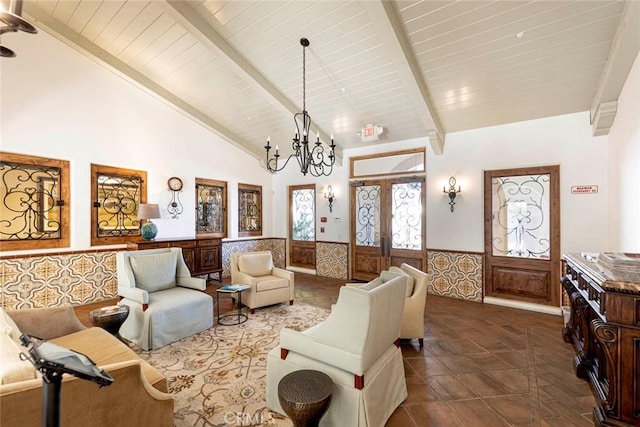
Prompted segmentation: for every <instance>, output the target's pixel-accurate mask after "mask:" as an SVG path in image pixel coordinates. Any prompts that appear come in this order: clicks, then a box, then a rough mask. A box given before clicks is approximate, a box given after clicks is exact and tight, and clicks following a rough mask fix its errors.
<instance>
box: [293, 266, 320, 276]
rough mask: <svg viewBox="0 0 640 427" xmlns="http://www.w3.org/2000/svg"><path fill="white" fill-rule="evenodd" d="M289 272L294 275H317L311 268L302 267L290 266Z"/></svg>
mask: <svg viewBox="0 0 640 427" xmlns="http://www.w3.org/2000/svg"><path fill="white" fill-rule="evenodd" d="M287 270H289V271H293V272H294V273H305V274H313V275H314V276H315V275H316V270H312V269H310V268H302V267H292V266H288V267H287Z"/></svg>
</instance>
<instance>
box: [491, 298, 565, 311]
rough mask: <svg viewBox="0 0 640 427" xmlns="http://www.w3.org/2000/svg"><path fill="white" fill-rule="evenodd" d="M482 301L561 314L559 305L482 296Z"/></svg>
mask: <svg viewBox="0 0 640 427" xmlns="http://www.w3.org/2000/svg"><path fill="white" fill-rule="evenodd" d="M483 302H485V303H486V304H493V305H501V306H503V307H511V308H519V309H520V310H528V311H536V312H538V313H544V314H554V315H556V316H562V308H561V307H552V306H549V305H540V304H533V303H530V302H522V301H514V300H510V299H505V298H494V297H484V299H483Z"/></svg>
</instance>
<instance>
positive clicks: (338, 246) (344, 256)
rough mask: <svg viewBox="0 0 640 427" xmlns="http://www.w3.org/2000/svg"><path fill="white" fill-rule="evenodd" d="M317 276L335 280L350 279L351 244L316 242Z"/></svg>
mask: <svg viewBox="0 0 640 427" xmlns="http://www.w3.org/2000/svg"><path fill="white" fill-rule="evenodd" d="M316 274H317V275H318V276H322V277H332V278H335V279H344V280H348V279H349V244H348V243H337V242H316Z"/></svg>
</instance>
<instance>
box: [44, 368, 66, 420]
mask: <svg viewBox="0 0 640 427" xmlns="http://www.w3.org/2000/svg"><path fill="white" fill-rule="evenodd" d="M39 370H40V369H39ZM40 371H41V372H42V374H43V376H42V426H43V427H58V426H60V402H61V397H62V372H59V371H53V370H51V371H50V370H45V371H44V372H43V371H42V370H40Z"/></svg>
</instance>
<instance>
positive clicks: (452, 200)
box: [442, 177, 462, 212]
mask: <svg viewBox="0 0 640 427" xmlns="http://www.w3.org/2000/svg"><path fill="white" fill-rule="evenodd" d="M460 191H462V189H461V188H460V186H459V185H458V189H457V190H456V179H455V178H454V177H451V178H449V189H448V190H447V187H446V186H444V187H442V192H443V193H445V194H447V195H448V196H449V206H451V212H453V206H454V205H455V204H456V196H457V195H458V193H459V192H460Z"/></svg>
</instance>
